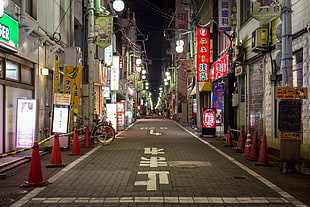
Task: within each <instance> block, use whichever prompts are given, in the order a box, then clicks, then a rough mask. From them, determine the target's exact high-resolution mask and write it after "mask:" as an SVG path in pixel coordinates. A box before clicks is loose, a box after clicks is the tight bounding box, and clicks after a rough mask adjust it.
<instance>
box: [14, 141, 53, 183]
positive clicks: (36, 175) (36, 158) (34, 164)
mask: <svg viewBox="0 0 310 207" xmlns="http://www.w3.org/2000/svg"><path fill="white" fill-rule="evenodd" d="M48 184H49V182H47V181H43V176H42V169H41V159H40V152H39V144H38V142H34V144H33V149H32V157H31V164H30V173H29V177H28V181H25V182H24V183H23V184H21V185H20V187H42V186H47V185H48Z"/></svg>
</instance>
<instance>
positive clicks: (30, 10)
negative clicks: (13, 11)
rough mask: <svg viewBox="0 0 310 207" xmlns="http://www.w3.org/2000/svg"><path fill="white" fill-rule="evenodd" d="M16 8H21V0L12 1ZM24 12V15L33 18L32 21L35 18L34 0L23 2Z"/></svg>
mask: <svg viewBox="0 0 310 207" xmlns="http://www.w3.org/2000/svg"><path fill="white" fill-rule="evenodd" d="M12 1H13V2H14V3H15V4H16V5H17V6H19V7H20V6H21V0H12ZM25 7H26V8H25V10H26V13H27V14H29V15H30V16H31V17H33V18H34V19H36V18H37V14H36V0H28V1H25Z"/></svg>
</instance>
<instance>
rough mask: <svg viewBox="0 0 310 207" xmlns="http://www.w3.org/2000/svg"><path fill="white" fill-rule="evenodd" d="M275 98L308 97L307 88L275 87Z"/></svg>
mask: <svg viewBox="0 0 310 207" xmlns="http://www.w3.org/2000/svg"><path fill="white" fill-rule="evenodd" d="M276 98H281V99H308V88H300V87H299V88H298V87H295V88H292V87H277V88H276Z"/></svg>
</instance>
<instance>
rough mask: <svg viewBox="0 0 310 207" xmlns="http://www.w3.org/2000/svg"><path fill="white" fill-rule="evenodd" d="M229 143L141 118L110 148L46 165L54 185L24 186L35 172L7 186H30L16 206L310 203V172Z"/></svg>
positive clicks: (15, 177)
mask: <svg viewBox="0 0 310 207" xmlns="http://www.w3.org/2000/svg"><path fill="white" fill-rule="evenodd" d="M223 146H224V142H223V141H221V140H220V138H208V137H205V136H204V137H200V136H199V134H198V133H195V131H194V130H192V129H190V128H189V127H187V126H182V125H180V124H179V123H177V122H175V121H171V120H167V119H166V120H164V119H141V120H138V121H137V122H135V123H134V124H133V125H132V126H131V127H130V128H129V129H128V130H126V131H123V132H120V133H119V134H118V136H117V138H116V139H115V141H114V142H112V143H111V144H110V145H107V146H101V145H97V146H94V148H89V149H87V150H86V151H85V154H84V155H80V156H73V157H72V156H68V152H62V153H63V157H64V159H67V157H70V159H71V161H70V162H71V163H70V164H69V165H67V166H65V167H64V168H60V169H48V168H47V169H45V167H43V174H44V179H46V180H47V181H48V182H50V183H51V184H49V185H47V186H46V187H40V188H20V187H18V185H20V184H21V181H20V180H23V179H25V180H27V176H26V174H27V173H23V174H18V173H16V175H13V176H11V177H9V178H7V179H11V180H14V181H10V182H11V186H9V185H8V184H7V189H11V191H17V190H18V189H19V190H21V189H22V190H26V191H28V193H27V194H25V195H24V196H23V197H21V196H20V197H19V198H18V199H16V200H15V201H14V202H12V203H10V204H12V205H11V206H12V207H16V206H31V207H34V206H38V207H39V206H307V205H308V204H310V201H309V198H307V196H306V195H307V193H306V192H309V186H310V185H309V184H310V179H309V176H308V177H307V176H306V177H304V175H296V174H280V171H279V167H278V166H276V165H275V164H273V166H270V167H264V166H255V165H254V163H253V162H251V161H248V160H246V159H244V157H242V155H241V154H238V153H234V152H233V150H232V148H230V147H223ZM83 150H85V149H83ZM234 157H235V158H234ZM49 159H50V154H47V155H44V156H42V163H44V162H46V160H49ZM72 159H73V160H72ZM238 160H239V161H238ZM240 160H241V161H240ZM27 166H28V165H27V164H25V165H22V166H19V169H20V171H21V170H22V171H24V172H28V170H29V169H27ZM42 166H44V164H42ZM55 170H56V171H57V172H56V171H55ZM8 174H10V173H9V172H8ZM21 175H25V177H24V178H21ZM264 176H265V177H264ZM298 176H299V178H298ZM296 177H297V178H298V179H297V178H296ZM301 179H303V181H302V183H303V185H302V186H300V183H301ZM294 180H295V181H296V183H295V186H294V185H291V188H290V191H287V189H284V188H287V185H290V183H289V182H294ZM297 180H298V182H297ZM5 182H6V179H4V180H1V183H2V184H1V186H2V187H1V190H2V191H3V190H4V189H5V187H4V185H3V184H4V183H5ZM8 182H9V181H8ZM14 182H15V184H14ZM274 182H279V183H274ZM281 182H282V183H281ZM283 182H284V183H283ZM13 185H15V190H13V189H14V186H13ZM281 185H282V186H283V187H284V188H282V187H281ZM296 188H298V189H299V192H295V193H296V195H297V196H300V199H303V200H304V202H307V203H303V202H302V201H301V200H299V199H297V197H295V195H293V194H291V192H293V193H294V191H295V189H296ZM7 194H9V192H7ZM7 206H9V205H7Z"/></svg>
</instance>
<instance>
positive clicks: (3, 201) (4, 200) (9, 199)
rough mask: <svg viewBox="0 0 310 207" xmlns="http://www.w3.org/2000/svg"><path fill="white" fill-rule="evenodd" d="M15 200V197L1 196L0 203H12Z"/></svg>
mask: <svg viewBox="0 0 310 207" xmlns="http://www.w3.org/2000/svg"><path fill="white" fill-rule="evenodd" d="M13 201H14V199H13V198H0V204H5V203H11V202H13Z"/></svg>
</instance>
